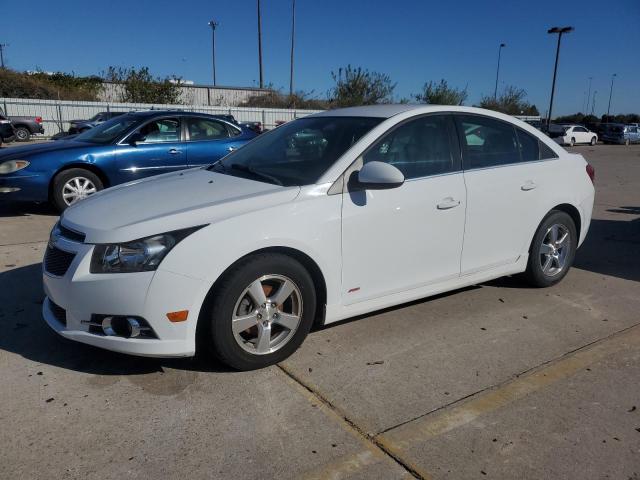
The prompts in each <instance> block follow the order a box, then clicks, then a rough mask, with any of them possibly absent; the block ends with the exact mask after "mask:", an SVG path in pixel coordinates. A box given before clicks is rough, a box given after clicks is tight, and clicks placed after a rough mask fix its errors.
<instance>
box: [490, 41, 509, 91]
mask: <svg viewBox="0 0 640 480" xmlns="http://www.w3.org/2000/svg"><path fill="white" fill-rule="evenodd" d="M506 46H507V44H506V43H501V44H500V46H499V47H498V68H497V69H496V88H495V90H494V91H493V100H494V101H495V100H496V98H497V97H498V75H500V53H501V52H502V49H503V47H506Z"/></svg>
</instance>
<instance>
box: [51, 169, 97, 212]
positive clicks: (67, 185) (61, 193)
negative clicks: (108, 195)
mask: <svg viewBox="0 0 640 480" xmlns="http://www.w3.org/2000/svg"><path fill="white" fill-rule="evenodd" d="M103 188H104V185H103V184H102V181H101V180H100V177H98V176H97V175H96V174H95V173H93V172H90V171H89V170H85V169H83V168H71V169H69V170H64V171H62V172H60V173H59V174H58V175H56V177H55V178H54V179H53V190H52V192H51V197H52V198H51V200H52V201H53V204H54V205H55V207H56V208H57V209H58V210H59V211H61V212H62V211H64V210H65V209H66V208H67V207H69V206H70V205H73V204H74V203H76V202H78V201H80V200H83V199H85V198H87V197H88V196H90V195H93V194H94V193H96V192H99V191H100V190H102V189H103Z"/></svg>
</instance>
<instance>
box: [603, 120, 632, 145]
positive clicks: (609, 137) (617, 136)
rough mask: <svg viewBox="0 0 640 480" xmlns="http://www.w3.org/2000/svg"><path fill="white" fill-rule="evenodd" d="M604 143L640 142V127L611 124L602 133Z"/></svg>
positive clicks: (625, 143) (627, 143)
mask: <svg viewBox="0 0 640 480" xmlns="http://www.w3.org/2000/svg"><path fill="white" fill-rule="evenodd" d="M602 141H603V142H604V143H617V144H621V145H622V144H624V145H629V144H631V143H640V128H638V127H636V126H634V125H624V124H622V123H620V124H609V125H608V126H607V129H606V130H605V132H604V134H603V135H602Z"/></svg>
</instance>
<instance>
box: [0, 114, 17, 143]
mask: <svg viewBox="0 0 640 480" xmlns="http://www.w3.org/2000/svg"><path fill="white" fill-rule="evenodd" d="M14 135H15V132H14V130H13V125H11V120H9V119H8V118H7V117H5V116H4V115H2V114H1V113H0V145H2V142H3V141H9V140H13V138H14Z"/></svg>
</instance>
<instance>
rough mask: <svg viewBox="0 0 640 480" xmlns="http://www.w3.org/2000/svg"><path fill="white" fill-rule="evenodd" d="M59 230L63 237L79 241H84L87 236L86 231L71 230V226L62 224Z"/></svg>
mask: <svg viewBox="0 0 640 480" xmlns="http://www.w3.org/2000/svg"><path fill="white" fill-rule="evenodd" d="M58 230H59V231H60V235H62V236H63V237H65V238H68V239H69V240H73V241H74V242H78V243H84V239H85V238H86V237H87V236H86V235H85V234H84V233H80V232H76V231H74V230H71V229H70V228H67V227H65V226H64V225H62V224H59V225H58Z"/></svg>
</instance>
